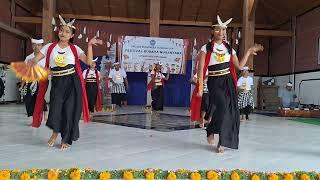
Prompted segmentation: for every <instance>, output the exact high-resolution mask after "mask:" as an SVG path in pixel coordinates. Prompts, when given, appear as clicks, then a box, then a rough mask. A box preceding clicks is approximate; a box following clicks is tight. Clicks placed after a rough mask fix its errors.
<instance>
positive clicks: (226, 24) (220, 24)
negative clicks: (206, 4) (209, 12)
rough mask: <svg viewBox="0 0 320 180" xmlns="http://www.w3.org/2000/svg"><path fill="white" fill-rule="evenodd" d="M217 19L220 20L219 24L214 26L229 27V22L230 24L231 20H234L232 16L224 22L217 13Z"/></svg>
mask: <svg viewBox="0 0 320 180" xmlns="http://www.w3.org/2000/svg"><path fill="white" fill-rule="evenodd" d="M217 21H218V24H214V25H212V27H223V28H227V27H228V24H230V22H231V21H232V18H230V19H228V20H227V21H226V22H222V20H221V18H220V16H219V15H217Z"/></svg>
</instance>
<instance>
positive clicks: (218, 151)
mask: <svg viewBox="0 0 320 180" xmlns="http://www.w3.org/2000/svg"><path fill="white" fill-rule="evenodd" d="M217 153H221V154H222V153H224V147H223V146H218V147H217Z"/></svg>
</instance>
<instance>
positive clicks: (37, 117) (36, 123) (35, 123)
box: [32, 41, 90, 128]
mask: <svg viewBox="0 0 320 180" xmlns="http://www.w3.org/2000/svg"><path fill="white" fill-rule="evenodd" d="M57 44H58V42H57V41H56V42H54V43H53V44H51V45H50V46H49V48H48V51H47V55H46V65H45V67H46V68H49V64H50V55H51V52H52V50H53V48H54V47H55V46H56V45H57ZM69 45H70V49H71V51H72V53H73V55H74V57H75V68H76V71H77V74H78V76H79V78H80V81H81V90H82V112H83V120H84V122H85V123H87V122H89V120H90V118H89V108H88V100H87V93H86V88H85V85H84V80H83V76H82V70H81V67H80V61H79V58H78V53H77V49H76V47H75V46H74V45H73V44H71V43H70V44H69ZM47 88H48V81H47V80H46V81H41V82H40V83H39V92H38V95H37V100H36V105H35V109H34V112H33V120H32V127H35V128H38V127H40V125H41V121H42V114H43V105H44V96H45V94H46V91H47Z"/></svg>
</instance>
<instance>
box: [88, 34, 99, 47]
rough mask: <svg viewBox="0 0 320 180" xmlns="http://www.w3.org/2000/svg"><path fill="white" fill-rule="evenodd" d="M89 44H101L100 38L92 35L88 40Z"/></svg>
mask: <svg viewBox="0 0 320 180" xmlns="http://www.w3.org/2000/svg"><path fill="white" fill-rule="evenodd" d="M88 44H89V45H95V46H98V45H102V44H103V42H102V40H101V39H97V37H96V36H94V37H93V38H92V39H90V41H89V42H88Z"/></svg>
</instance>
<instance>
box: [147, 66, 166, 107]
mask: <svg viewBox="0 0 320 180" xmlns="http://www.w3.org/2000/svg"><path fill="white" fill-rule="evenodd" d="M161 69H162V64H161V62H158V63H157V64H155V68H154V69H153V70H152V71H151V81H150V82H149V83H148V86H147V89H148V90H150V89H151V98H152V102H151V106H152V110H154V111H163V99H164V97H163V94H164V92H163V87H164V80H166V81H167V80H168V79H169V77H170V67H167V75H166V76H164V75H163V74H162V73H161Z"/></svg>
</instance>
